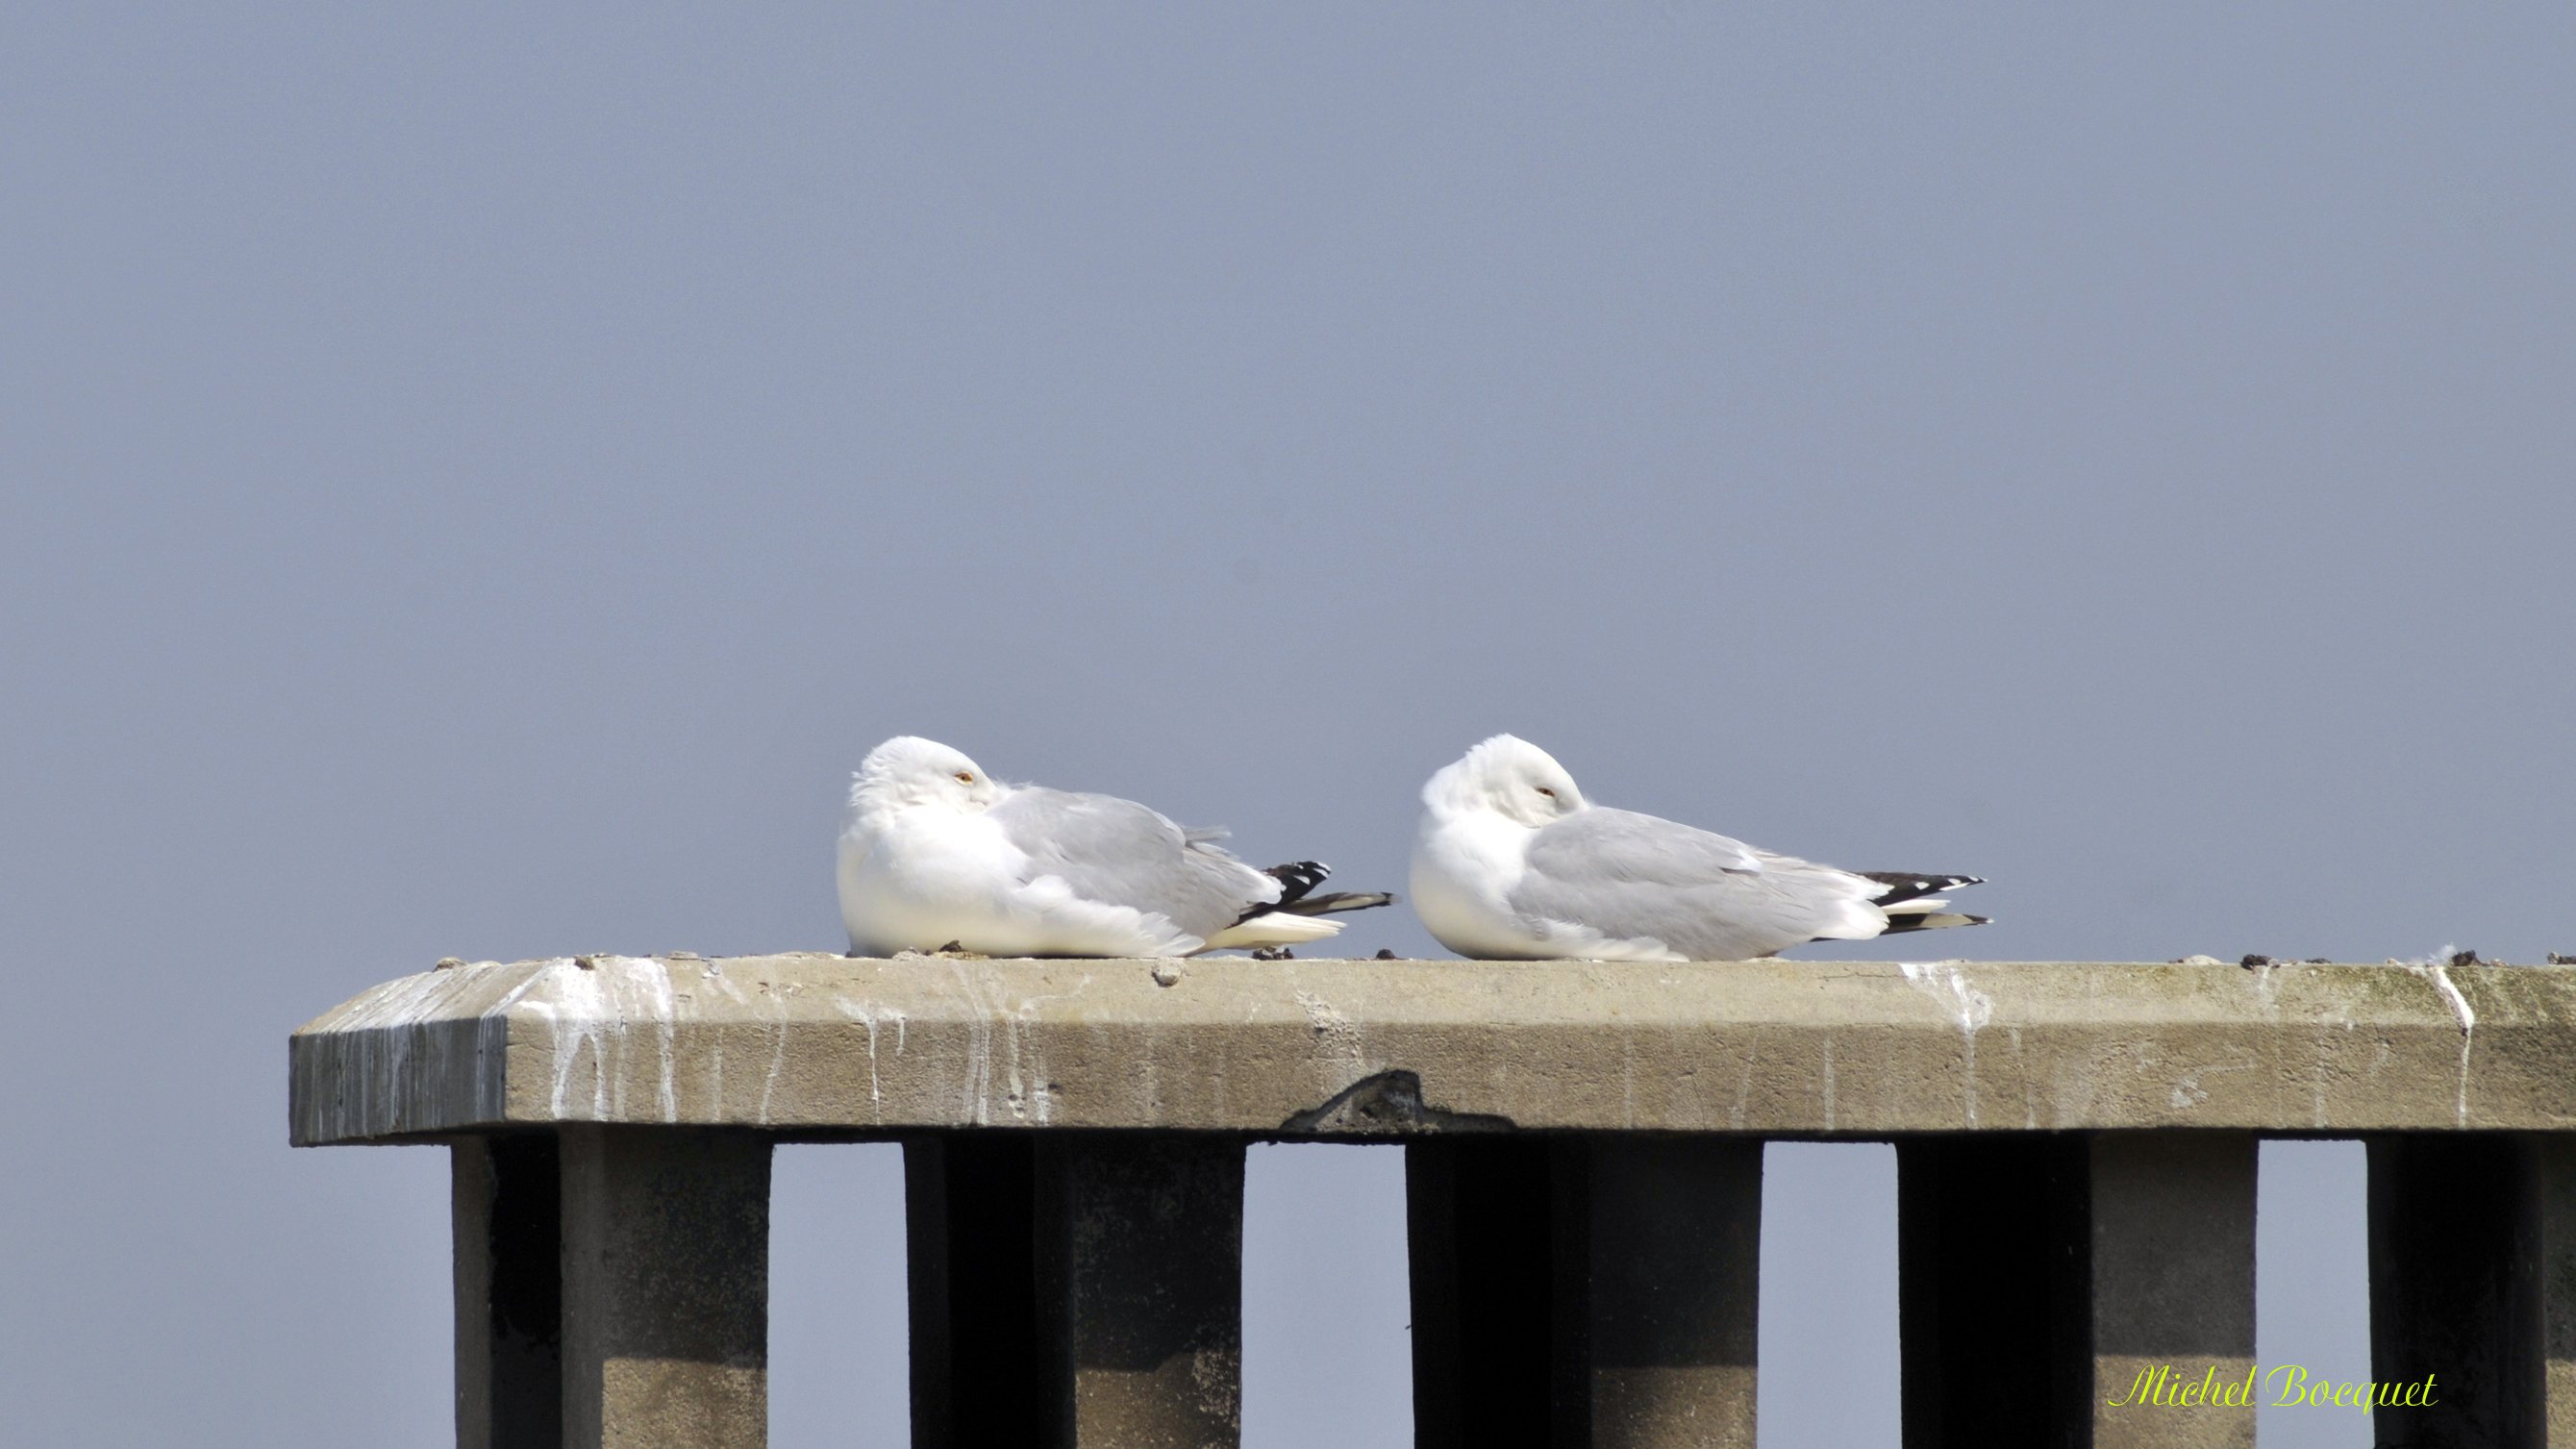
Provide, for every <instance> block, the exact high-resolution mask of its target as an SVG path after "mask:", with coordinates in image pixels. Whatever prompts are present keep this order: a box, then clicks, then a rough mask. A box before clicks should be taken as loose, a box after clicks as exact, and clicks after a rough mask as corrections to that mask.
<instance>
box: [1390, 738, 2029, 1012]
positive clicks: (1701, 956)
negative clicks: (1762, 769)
mask: <svg viewBox="0 0 2576 1449" xmlns="http://www.w3.org/2000/svg"><path fill="white" fill-rule="evenodd" d="M1422 807H1423V808H1422V833H1421V836H1420V838H1419V839H1417V840H1416V841H1415V843H1414V847H1413V880H1412V889H1413V908H1414V910H1415V911H1416V912H1418V913H1419V914H1420V915H1421V917H1422V923H1423V924H1424V925H1426V926H1428V927H1430V928H1431V934H1432V935H1434V936H1437V937H1439V938H1440V944H1442V945H1444V946H1446V947H1448V948H1449V949H1450V950H1452V951H1455V952H1457V953H1458V954H1459V955H1461V956H1468V957H1473V958H1477V959H1483V960H1505V961H1538V960H1551V959H1559V958H1578V959H1583V960H1592V961H1745V960H1751V959H1753V958H1756V957H1761V956H1773V955H1777V954H1779V953H1780V952H1782V951H1784V950H1787V949H1788V948H1789V947H1791V946H1798V945H1804V944H1805V943H1807V942H1809V941H1824V940H1835V941H1865V940H1868V939H1870V938H1871V937H1873V936H1881V935H1889V934H1893V933H1895V932H1898V931H1923V930H1930V929H1933V928H1935V927H1940V926H1975V925H1983V924H1985V920H1986V918H1985V917H1983V916H1963V915H1956V914H1953V913H1951V912H1948V911H1945V910H1943V909H1942V908H1943V907H1944V906H1947V905H1948V904H1949V902H1948V901H1946V900H1943V899H1941V898H1940V893H1941V892H1943V891H1946V890H1950V889H1953V888H1955V887H1958V886H1966V885H1978V884H1982V882H1981V881H1980V880H1979V879H1978V877H1976V876H1970V875H1914V874H1906V873H1895V872H1890V873H1880V872H1872V871H1847V870H1836V869H1835V868H1833V867H1832V866H1829V865H1817V864H1815V863H1814V862H1812V861H1804V860H1799V859H1796V858H1795V857H1793V856H1786V855H1774V854H1772V853H1771V852H1770V851H1767V850H1757V849H1755V848H1753V847H1752V846H1750V845H1746V844H1745V843H1744V842H1742V841H1740V840H1730V839H1728V838H1727V837H1725V836H1723V835H1713V834H1711V833H1709V832H1708V831H1705V830H1697V829H1693V828H1692V827H1690V826H1688V825H1682V824H1677V823H1676V822H1674V821H1670V820H1664V819H1659V818H1657V817H1656V816H1652V815H1640V814H1638V813H1636V812H1635V811H1633V810H1613V809H1610V808H1609V807H1607V806H1602V805H1595V804H1593V803H1591V802H1590V801H1588V800H1586V799H1584V798H1583V792H1582V791H1581V790H1579V789H1577V788H1575V784H1574V777H1573V776H1571V775H1569V774H1567V773H1566V772H1565V767H1564V766H1562V765H1560V764H1558V763H1557V762H1556V760H1555V758H1554V757H1553V756H1551V755H1549V754H1548V752H1547V751H1545V750H1542V749H1540V748H1539V747H1538V746H1536V745H1533V744H1531V743H1529V742H1528V741H1526V740H1522V739H1516V738H1514V737H1513V736H1511V735H1496V736H1494V737H1493V738H1492V739H1489V740H1487V741H1485V742H1484V743H1482V744H1480V745H1478V746H1476V747H1475V748H1474V749H1471V750H1469V751H1468V752H1467V753H1466V755H1465V757H1463V758H1461V759H1459V760H1458V761H1456V762H1455V763H1453V764H1451V765H1449V766H1448V767H1446V768H1445V769H1442V770H1441V771H1440V772H1439V773H1438V774H1435V775H1433V776H1432V777H1431V780H1430V783H1428V784H1426V785H1424V786H1423V787H1422Z"/></svg>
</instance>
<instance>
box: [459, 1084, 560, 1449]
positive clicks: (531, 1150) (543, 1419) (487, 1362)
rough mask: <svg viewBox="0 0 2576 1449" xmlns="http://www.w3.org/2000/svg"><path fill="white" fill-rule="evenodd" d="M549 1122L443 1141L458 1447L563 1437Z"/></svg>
mask: <svg viewBox="0 0 2576 1449" xmlns="http://www.w3.org/2000/svg"><path fill="white" fill-rule="evenodd" d="M558 1157H559V1155H558V1153H557V1151H556V1147H555V1135H554V1133H552V1132H522V1133H509V1134H491V1135H485V1136H477V1137H467V1138H461V1139H459V1140H458V1141H456V1142H455V1143H453V1144H451V1145H450V1147H449V1149H448V1164H449V1167H448V1171H449V1192H448V1206H449V1214H450V1221H451V1224H452V1227H453V1235H454V1241H455V1259H456V1261H455V1285H456V1443H457V1449H560V1446H561V1445H562V1443H563V1373H562V1363H563V1343H562V1320H563V1280H562V1276H561V1273H562V1270H561V1266H560V1262H559V1255H560V1252H561V1249H560V1242H561V1232H562V1218H561V1207H560V1202H561V1198H560V1192H559V1182H558V1172H559V1167H558Z"/></svg>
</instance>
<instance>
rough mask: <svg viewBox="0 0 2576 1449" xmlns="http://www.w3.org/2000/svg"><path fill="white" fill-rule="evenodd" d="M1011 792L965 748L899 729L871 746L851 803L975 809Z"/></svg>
mask: <svg viewBox="0 0 2576 1449" xmlns="http://www.w3.org/2000/svg"><path fill="white" fill-rule="evenodd" d="M1008 793H1009V791H1008V790H1006V789H1005V788H1004V787H1003V786H1002V785H1000V784H999V783H997V782H996V781H995V780H994V779H993V777H992V776H990V775H987V774H985V773H984V767H983V766H981V765H978V764H976V763H975V762H974V761H973V760H970V759H968V758H966V754H965V752H964V751H962V750H952V749H950V748H949V747H948V746H946V745H943V744H941V743H939V742H938V741H937V740H925V739H923V738H921V737H920V736H919V735H897V736H895V737H894V738H893V739H890V740H888V741H886V742H885V743H884V744H881V745H879V746H877V747H876V748H875V749H873V750H870V751H868V757H867V758H866V759H864V760H861V761H860V762H859V770H858V773H857V774H855V775H852V776H851V777H850V808H852V809H853V810H858V811H863V812H864V811H873V810H902V809H907V808H910V807H913V806H919V805H941V806H946V807H947V808H949V809H952V810H955V811H958V812H959V813H961V814H971V813H975V812H978V811H984V810H990V809H992V808H993V807H994V806H995V805H996V804H999V803H1000V802H1001V799H1002V797H1003V796H1004V795H1006V794H1008Z"/></svg>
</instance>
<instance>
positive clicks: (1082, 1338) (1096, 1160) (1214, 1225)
mask: <svg viewBox="0 0 2576 1449" xmlns="http://www.w3.org/2000/svg"><path fill="white" fill-rule="evenodd" d="M1036 1178H1037V1194H1036V1196H1037V1208H1036V1214H1035V1220H1036V1223H1037V1234H1036V1238H1037V1252H1036V1278H1037V1289H1038V1301H1039V1303H1040V1304H1041V1306H1042V1317H1041V1319H1040V1324H1039V1332H1040V1339H1039V1347H1040V1352H1041V1354H1042V1355H1043V1356H1044V1358H1045V1360H1046V1362H1047V1365H1048V1368H1049V1370H1050V1372H1049V1373H1048V1374H1047V1375H1046V1376H1045V1377H1043V1378H1042V1379H1040V1380H1039V1381H1038V1383H1037V1384H1035V1385H1032V1386H1031V1387H1034V1388H1037V1389H1039V1390H1041V1391H1042V1392H1044V1393H1046V1394H1047V1396H1048V1397H1049V1398H1051V1399H1052V1400H1053V1403H1054V1407H1055V1412H1056V1415H1057V1424H1056V1427H1055V1431H1054V1432H1053V1433H1052V1434H1050V1435H1049V1436H1048V1437H1047V1438H1046V1439H1044V1440H1034V1441H1023V1442H1028V1443H1052V1444H1056V1445H1062V1446H1067V1449H1113V1446H1114V1449H1223V1446H1231V1445H1234V1444H1237V1443H1239V1442H1241V1438H1242V1424H1243V1377H1242V1375H1243V1143H1242V1142H1241V1141H1240V1140H1239V1139H1233V1138H1203V1137H1195V1136H1186V1135H1181V1134H1169V1135H1164V1134H1157V1135H1154V1136H1129V1135H1116V1136H1111V1135H1094V1134H1077V1133H1060V1134H1051V1135H1049V1136H1048V1137H1047V1138H1046V1140H1044V1141H1042V1142H1040V1143H1039V1144H1038V1146H1037V1174H1036Z"/></svg>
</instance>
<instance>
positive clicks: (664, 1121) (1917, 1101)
mask: <svg viewBox="0 0 2576 1449" xmlns="http://www.w3.org/2000/svg"><path fill="white" fill-rule="evenodd" d="M290 1058H291V1078H292V1089H291V1094H290V1095H291V1103H290V1114H291V1118H292V1123H293V1134H294V1140H295V1141H296V1142H297V1143H298V1144H300V1145H322V1144H330V1143H358V1142H430V1143H446V1144H448V1145H449V1146H450V1148H451V1150H452V1153H453V1159H454V1164H455V1167H454V1223H455V1250H456V1304H457V1313H456V1324H457V1329H456V1343H457V1376H456V1377H457V1426H458V1438H459V1442H460V1443H461V1444H464V1445H469V1446H474V1449H487V1446H488V1449H526V1446H547V1449H551V1446H555V1445H559V1444H563V1445H576V1446H582V1449H589V1446H594V1445H614V1446H621V1449H628V1446H645V1445H652V1446H666V1445H667V1446H692V1449H697V1446H742V1445H757V1444H760V1443H762V1442H763V1441H764V1437H765V1427H764V1419H765V1416H766V1385H765V1363H766V1356H767V1296H766V1295H767V1279H768V1231H767V1222H768V1203H769V1156H770V1147H771V1144H773V1143H775V1142H778V1141H782V1140H785V1141H863V1140H896V1141H900V1142H902V1143H903V1144H904V1151H905V1158H904V1162H905V1175H906V1209H907V1217H908V1226H907V1244H908V1250H909V1256H910V1299H911V1304H910V1308H911V1357H912V1365H911V1373H912V1393H913V1404H912V1422H913V1441H914V1443H915V1444H916V1445H918V1446H951V1445H954V1446H972V1449H985V1446H995V1449H1023V1446H1055V1445H1081V1446H1086V1449H1088V1446H1096V1445H1118V1446H1167V1445H1168V1446H1202V1445H1230V1444H1233V1443H1235V1442H1236V1440H1237V1438H1238V1432H1237V1421H1238V1403H1239V1394H1238V1385H1239V1381H1240V1373H1239V1368H1240V1357H1241V1343H1242V1336H1241V1328H1240V1321H1241V1306H1240V1300H1241V1264H1240V1249H1241V1241H1242V1199H1243V1161H1244V1157H1243V1154H1244V1148H1245V1146H1246V1144H1248V1143H1250V1142H1254V1141H1281V1140H1317V1139H1321V1140H1334V1141H1350V1142H1393V1143H1400V1144H1401V1145H1402V1150H1403V1151H1404V1153H1405V1155H1406V1161H1405V1181H1406V1189H1407V1194H1408V1206H1407V1212H1406V1217H1407V1230H1408V1233H1409V1237H1410V1244H1411V1259H1412V1294H1413V1383H1414V1389H1413V1393H1414V1415H1415V1434H1416V1442H1417V1443H1418V1444H1420V1445H1424V1446H1443V1449H1452V1446H1454V1449H1508V1446H1517V1445H1542V1444H1544V1445H1621V1446H1640V1449H1643V1446H1655V1449H1664V1446H1683V1445H1691V1446H1698V1445H1742V1446H1750V1445H1751V1444H1752V1443H1753V1425H1754V1415H1753V1410H1754V1363H1755V1358H1754V1351H1755V1343H1754V1339H1755V1332H1754V1326H1755V1313H1756V1291H1757V1276H1758V1275H1757V1264H1758V1261H1759V1242H1760V1232H1761V1173H1762V1167H1761V1164H1762V1158H1761V1151H1762V1143H1763V1142H1764V1141H1765V1140H1768V1139H1781V1138H1794V1139H1861V1140H1887V1141H1893V1142H1894V1143H1895V1144H1896V1149H1897V1162H1898V1203H1899V1261H1900V1285H1899V1300H1900V1329H1901V1337H1902V1342H1903V1366H1904V1367H1903V1373H1904V1387H1903V1409H1904V1425H1905V1428H1904V1443H1905V1445H1906V1446H1907V1449H1917V1446H1934V1445H1939V1446H1961V1449H2009V1446H2019V1445H2032V1446H2041V1445H2047V1446H2057V1445H2078V1444H2084V1443H2092V1444H2099V1445H2221V1444H2225V1445H2250V1444H2251V1443H2252V1442H2253V1407H2252V1402H2251V1401H2255V1400H2261V1401H2269V1400H2270V1399H2271V1398H2272V1397H2275V1396H2277V1394H2278V1392H2279V1390H2280V1389H2281V1387H2282V1382H2281V1381H2280V1380H2279V1379H2277V1378H2276V1379H2273V1380H2272V1381H2271V1382H2269V1383H2268V1384H2266V1383H2257V1384H2255V1385H2254V1391H2253V1392H2252V1393H2251V1394H2247V1393H2243V1392H2241V1388H2242V1386H2243V1385H2245V1384H2246V1382H2247V1379H2248V1376H2249V1374H2253V1373H2256V1372H2258V1371H2260V1370H2261V1368H2262V1366H2258V1365H2257V1364H2256V1363H2255V1362H2254V1201H2255V1143H2256V1141H2257V1140H2258V1139H2259V1138H2262V1137H2266V1136H2273V1137H2359V1138H2363V1139H2365V1140H2367V1141H2368V1143H2369V1153H2370V1254H2371V1258H2370V1281H2371V1305H2372V1329H2371V1353H2372V1366H2373V1367H2372V1372H2373V1378H2374V1379H2377V1380H2381V1381H2384V1382H2385V1383H2387V1384H2389V1385H2391V1386H2392V1387H2391V1388H2390V1389H2389V1390H2388V1391H2387V1392H2388V1397H2389V1398H2391V1399H2398V1398H2402V1397H2404V1395H2403V1393H2402V1386H2403V1385H2406V1384H2419V1385H2420V1384H2421V1383H2422V1382H2423V1381H2424V1380H2425V1379H2426V1378H2427V1376H2428V1375H2430V1376H2431V1377H2432V1379H2433V1384H2432V1387H2431V1388H2430V1389H2429V1390H2424V1389H2419V1390H2418V1391H2417V1393H2416V1394H2415V1395H2414V1396H2413V1397H2414V1398H2415V1399H2418V1400H2421V1399H2424V1398H2428V1397H2429V1398H2432V1399H2434V1400H2436V1402H2433V1403H2430V1404H2422V1403H2416V1404H2404V1403H2390V1404H2388V1405H2386V1406H2384V1407H2381V1408H2379V1409H2377V1410H2376V1411H2375V1413H2374V1419H2375V1423H2376V1426H2377V1435H2378V1440H2379V1442H2380V1443H2381V1444H2383V1445H2399V1444H2405V1445H2416V1444H2421V1445H2435V1444H2442V1445H2463V1446H2486V1445H2495V1446H2508V1445H2510V1446H2521V1445H2538V1444H2551V1443H2554V1444H2561V1445H2568V1444H2576V1140H2571V1138H2570V1136H2569V1135H2568V1134H2569V1132H2570V1131H2571V1129H2576V971H2569V970H2561V969H2552V968H2546V967H2542V968H2532V967H2506V968H2498V967H2483V966H2457V967H2433V968H2423V969H2416V968H2407V967H2396V966H2385V967H2383V966H2327V965H2305V966H2301V965H2282V966H2269V967H2258V968H2255V969H2242V968H2239V967H2236V966H2190V965H2178V966H2164V965H2102V964H2055V963H2022V964H1974V965H1966V964H1940V965H1930V966H1919V965H1906V966H1898V965H1894V964H1875V963H1858V964H1855V963H1834V962H1804V961H1800V962H1782V961H1766V962H1758V963H1750V964H1726V965H1675V966H1663V965H1628V964H1595V963H1581V962H1536V963H1509V964H1501V963H1480V962H1460V961H1292V962H1251V961H1243V960H1231V959H1227V960H1201V961H1189V962H1147V961H1001V960H996V961H985V960H951V959H947V958H937V957H907V958H899V959H896V960H891V961H877V960H853V959H847V958H843V957H839V956H821V955H796V956H761V957H740V958H732V959H724V960H706V959H699V958H696V957H665V958H649V959H648V958H633V957H610V956H603V957H598V958H586V957H585V958H575V959H559V960H554V961H541V962H527V963H521V964H517V965H490V964H486V965H446V966H443V967H442V968H441V969H439V970H435V971H431V972H427V973H424V974H422V975H418V976H413V977H407V978H405V979H403V980H400V981H395V982H390V983H387V984H386V985H383V986H380V987H377V988H375V989H374V990H372V991H369V992H367V993H365V994H363V995H361V996H359V997H358V998H356V999H355V1000H353V1001H350V1002H349V1003H347V1004H346V1005H343V1006H341V1007H339V1008H338V1009H336V1010H334V1011H332V1012H330V1013H328V1014H326V1015H324V1016H323V1017H321V1018H320V1019H318V1020H316V1021H314V1022H313V1023H311V1024H310V1025H308V1026H306V1027H305V1028H304V1029H303V1030H301V1031H299V1032H297V1033H296V1035H295V1037H294V1040H293V1042H292V1044H291V1051H290ZM2160 1368H2169V1370H2170V1371H2169V1372H2167V1373H2165V1374H2162V1375H2158V1374H2157V1373H2156V1370H2158V1369H2160ZM2142 1376H2144V1377H2142ZM2142 1386H2143V1387H2142ZM2141 1396H2143V1397H2145V1398H2147V1399H2149V1400H2151V1401H2152V1402H2148V1403H2144V1404H2141V1403H2135V1402H2129V1400H2133V1399H2136V1398H2139V1397H2141ZM2176 1400H2181V1401H2184V1402H2173V1401H2176ZM2209 1400H2216V1401H2219V1402H2207V1401H2209ZM2115 1401H2118V1402H2115ZM2230 1401H2232V1402H2230ZM2344 1412H2347V1413H2349V1412H2352V1411H2351V1410H2349V1409H2347V1410H2345V1411H2344Z"/></svg>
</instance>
